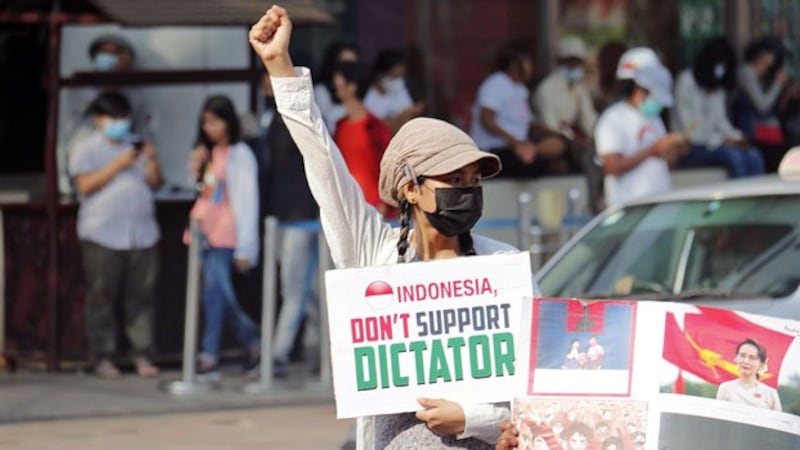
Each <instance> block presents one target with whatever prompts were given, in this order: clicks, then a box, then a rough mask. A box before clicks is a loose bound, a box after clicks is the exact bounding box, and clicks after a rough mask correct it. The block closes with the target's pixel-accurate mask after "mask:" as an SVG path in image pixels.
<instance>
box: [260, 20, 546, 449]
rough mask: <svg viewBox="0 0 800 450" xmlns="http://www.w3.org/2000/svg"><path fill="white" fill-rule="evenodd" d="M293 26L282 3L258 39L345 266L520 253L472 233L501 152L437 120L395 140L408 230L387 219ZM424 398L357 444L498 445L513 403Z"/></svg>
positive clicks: (366, 430) (395, 173) (336, 257)
mask: <svg viewBox="0 0 800 450" xmlns="http://www.w3.org/2000/svg"><path fill="white" fill-rule="evenodd" d="M291 29H292V24H291V21H290V19H289V16H288V15H287V13H286V11H285V10H284V9H283V8H281V7H278V6H273V7H272V8H270V9H269V10H268V11H267V13H266V14H265V15H264V16H263V17H262V18H261V19H260V20H259V21H258V23H256V24H255V25H254V26H253V27H252V28H251V30H250V36H249V38H250V44H251V45H252V47H253V49H254V51H255V52H256V53H257V54H258V56H259V58H260V59H261V60H262V62H263V63H264V64H265V66H266V67H267V70H268V71H269V73H270V74H271V77H272V86H273V89H274V92H275V100H276V104H277V106H278V113H279V114H280V115H281V117H283V119H284V122H285V123H286V126H287V127H288V129H289V132H290V133H291V135H292V138H293V139H294V141H295V143H296V144H297V147H298V150H299V151H300V153H301V154H302V156H303V160H304V163H305V167H306V169H307V172H306V176H307V177H308V182H309V186H310V187H311V192H312V194H313V195H314V198H315V199H316V200H317V203H319V206H320V216H321V221H322V227H323V230H324V233H325V238H326V240H327V241H328V245H329V247H330V250H331V256H332V258H333V262H334V264H335V266H336V267H337V268H339V269H342V268H348V267H365V266H375V265H386V264H394V263H407V262H413V261H428V260H433V259H445V258H455V257H466V256H469V255H476V254H477V255H486V254H494V253H498V252H507V251H514V249H513V248H512V247H511V246H509V245H506V244H503V243H500V242H497V241H494V240H491V239H489V238H486V237H482V236H477V235H473V234H472V232H471V229H472V227H473V226H474V225H475V223H476V222H477V221H478V219H479V218H480V216H481V212H482V206H483V197H482V191H481V187H480V186H481V180H482V179H483V178H487V177H490V176H493V175H496V174H497V173H498V172H499V171H500V161H499V158H498V157H497V156H496V155H492V154H490V153H486V152H481V151H480V150H479V149H478V148H477V147H476V146H475V143H474V142H473V141H472V139H470V137H469V136H467V135H466V134H465V133H464V132H462V131H461V130H459V129H458V128H456V127H455V126H453V125H451V124H448V123H447V122H444V121H441V120H437V119H430V118H416V119H413V120H410V121H409V122H408V123H407V124H405V125H404V126H403V127H402V128H401V129H400V130H399V131H398V132H397V134H396V135H395V136H394V137H393V138H392V140H391V141H390V143H389V146H388V148H387V149H386V152H385V153H384V155H383V158H382V160H381V164H380V175H379V193H380V197H381V199H382V200H383V201H384V202H386V203H388V204H390V205H393V206H396V207H398V208H399V210H400V227H399V228H395V227H393V226H392V225H391V224H388V223H386V222H384V220H383V218H382V216H381V215H380V213H378V211H377V210H376V209H375V208H374V207H372V206H371V205H369V204H368V203H367V202H366V201H365V200H364V194H363V193H362V191H361V189H360V187H359V186H358V183H356V181H355V180H354V179H353V177H352V176H351V175H350V173H349V171H348V169H347V166H346V164H345V162H344V158H342V154H341V152H340V151H339V149H338V147H337V146H336V144H335V143H334V142H333V141H332V139H331V138H330V136H329V135H328V132H327V129H326V128H325V126H324V124H323V119H322V118H321V117H320V114H319V110H318V109H317V107H316V105H315V102H314V97H313V95H311V90H312V86H311V77H310V74H309V71H308V70H307V69H305V68H295V67H294V66H293V63H292V59H291V57H290V55H289V52H288V45H289V40H290V37H291ZM412 223H413V229H412ZM532 283H535V281H532ZM534 292H538V289H536V287H535V284H534ZM418 401H419V403H420V406H421V407H422V409H421V410H420V411H418V412H417V413H416V414H415V413H405V414H393V415H384V416H377V417H365V418H360V419H359V420H358V433H357V435H358V436H357V439H358V444H357V445H358V448H360V449H369V450H372V449H407V448H437V449H450V448H460V449H489V448H492V447H493V443H494V442H495V440H496V439H497V437H498V435H499V433H500V430H499V423H500V422H501V421H503V420H508V418H509V415H510V414H509V409H508V404H507V403H504V404H496V405H493V404H480V405H473V404H461V403H458V402H456V401H453V400H445V399H428V398H422V399H419V400H418Z"/></svg>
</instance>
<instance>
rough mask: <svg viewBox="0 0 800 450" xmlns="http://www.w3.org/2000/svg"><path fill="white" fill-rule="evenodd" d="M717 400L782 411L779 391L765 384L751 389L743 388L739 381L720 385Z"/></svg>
mask: <svg viewBox="0 0 800 450" xmlns="http://www.w3.org/2000/svg"><path fill="white" fill-rule="evenodd" d="M717 400H725V401H728V402H734V403H744V404H745V405H750V406H755V407H757V408H765V409H772V410H774V411H781V410H782V409H781V399H780V397H778V391H776V390H775V389H774V388H772V387H770V386H767V385H766V384H764V383H756V385H755V386H752V387H749V388H748V387H745V386H743V385H742V383H740V382H739V380H738V379H736V380H731V381H726V382H724V383H720V385H719V388H717Z"/></svg>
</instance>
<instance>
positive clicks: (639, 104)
mask: <svg viewBox="0 0 800 450" xmlns="http://www.w3.org/2000/svg"><path fill="white" fill-rule="evenodd" d="M633 50H635V49H632V50H631V51H633ZM620 66H621V68H623V69H624V71H623V75H626V76H627V75H629V74H628V73H625V71H629V72H631V73H630V75H631V76H632V79H629V80H627V81H626V82H625V85H624V87H623V94H624V98H623V100H620V101H618V102H617V103H614V104H613V105H611V106H609V107H608V108H607V109H606V110H605V111H604V112H603V114H602V115H601V116H600V119H598V121H597V127H596V129H595V146H596V148H597V154H598V155H599V156H600V158H601V160H602V166H603V171H604V172H605V196H606V203H607V205H608V206H615V205H619V204H621V203H623V202H626V201H628V200H632V199H634V198H637V197H640V196H643V195H647V194H654V193H658V192H664V191H668V190H669V189H671V187H672V186H671V181H670V177H669V169H670V164H672V165H674V164H675V163H676V162H677V160H678V159H679V158H680V156H681V155H682V154H683V153H684V152H685V149H686V147H687V146H688V141H687V139H686V136H685V135H683V134H680V133H670V134H668V133H667V129H666V126H665V125H664V122H663V120H661V112H662V111H663V109H664V108H666V107H670V106H672V101H673V98H672V76H671V75H670V73H669V71H668V70H667V68H666V67H664V66H663V65H661V63H660V62H659V61H658V60H657V59H656V60H655V61H653V60H650V59H649V58H645V59H644V61H640V64H634V63H633V62H632V61H631V60H630V59H628V58H626V57H625V56H624V55H623V58H622V59H621V60H620ZM623 66H625V67H623Z"/></svg>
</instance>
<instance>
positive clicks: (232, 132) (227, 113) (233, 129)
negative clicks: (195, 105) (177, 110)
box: [197, 95, 241, 150]
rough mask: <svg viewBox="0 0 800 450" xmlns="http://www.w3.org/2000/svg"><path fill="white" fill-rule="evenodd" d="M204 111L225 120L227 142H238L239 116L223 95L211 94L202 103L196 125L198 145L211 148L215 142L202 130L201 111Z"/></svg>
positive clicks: (239, 132)
mask: <svg viewBox="0 0 800 450" xmlns="http://www.w3.org/2000/svg"><path fill="white" fill-rule="evenodd" d="M205 112H210V113H211V114H213V115H215V116H217V117H219V118H220V119H222V121H223V122H225V129H226V131H227V132H228V143H230V144H235V143H237V142H239V140H240V139H241V125H240V124H239V116H237V115H236V109H235V108H234V107H233V102H231V99H229V98H228V97H226V96H224V95H213V96H211V97H209V98H207V99H206V101H205V103H203V108H202V109H201V110H200V119H199V121H198V122H199V125H198V127H197V144H198V145H199V144H202V145H204V146H205V147H206V148H208V149H209V150H211V149H212V148H214V144H215V142H212V141H211V139H209V137H208V136H206V133H205V132H204V131H203V113H205Z"/></svg>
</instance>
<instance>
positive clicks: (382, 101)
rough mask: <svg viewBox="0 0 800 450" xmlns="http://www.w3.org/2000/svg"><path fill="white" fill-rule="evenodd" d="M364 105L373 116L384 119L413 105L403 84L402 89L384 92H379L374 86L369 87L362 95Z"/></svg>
mask: <svg viewBox="0 0 800 450" xmlns="http://www.w3.org/2000/svg"><path fill="white" fill-rule="evenodd" d="M364 106H365V107H366V108H367V109H368V110H369V111H370V112H371V113H372V114H373V115H374V116H375V117H377V118H379V119H386V118H387V117H392V116H396V115H397V114H398V113H400V112H402V111H403V110H404V109H408V108H410V107H412V106H414V100H413V99H412V98H411V94H409V93H408V88H407V87H405V86H403V89H398V90H396V91H387V92H386V93H385V94H381V93H380V92H378V90H377V89H375V87H371V88H369V90H368V91H367V95H366V96H365V97H364Z"/></svg>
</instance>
